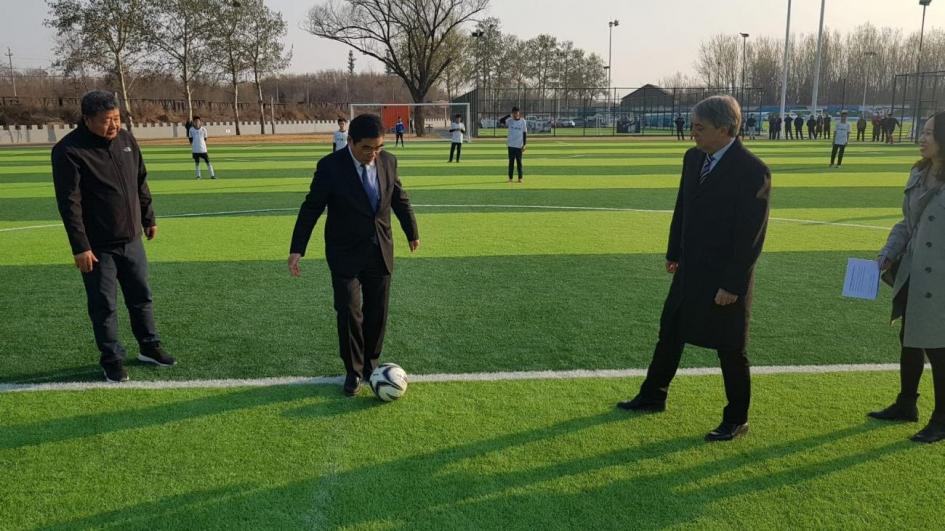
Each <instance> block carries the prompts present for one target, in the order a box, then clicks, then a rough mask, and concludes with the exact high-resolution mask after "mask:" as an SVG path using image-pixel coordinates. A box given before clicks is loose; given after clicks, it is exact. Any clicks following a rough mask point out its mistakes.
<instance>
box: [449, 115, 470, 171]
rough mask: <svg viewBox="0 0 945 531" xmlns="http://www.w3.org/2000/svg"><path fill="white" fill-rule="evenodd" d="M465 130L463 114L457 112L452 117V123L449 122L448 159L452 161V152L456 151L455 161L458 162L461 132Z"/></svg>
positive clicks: (460, 149)
mask: <svg viewBox="0 0 945 531" xmlns="http://www.w3.org/2000/svg"><path fill="white" fill-rule="evenodd" d="M465 132H466V126H464V125H463V115H462V114H457V115H456V116H454V117H453V123H451V124H450V160H449V161H447V162H453V152H454V151H455V152H456V163H457V164H458V163H459V157H460V155H461V154H462V153H463V133H465Z"/></svg>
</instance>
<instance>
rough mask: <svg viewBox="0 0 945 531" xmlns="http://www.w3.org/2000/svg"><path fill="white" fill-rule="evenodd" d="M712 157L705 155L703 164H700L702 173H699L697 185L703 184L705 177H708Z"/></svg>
mask: <svg viewBox="0 0 945 531" xmlns="http://www.w3.org/2000/svg"><path fill="white" fill-rule="evenodd" d="M712 160H713V159H712V155H709V154H708V153H706V154H705V162H704V163H703V164H702V171H700V172H699V184H702V183H704V182H705V179H706V177H707V176H708V175H709V172H710V171H711V170H712Z"/></svg>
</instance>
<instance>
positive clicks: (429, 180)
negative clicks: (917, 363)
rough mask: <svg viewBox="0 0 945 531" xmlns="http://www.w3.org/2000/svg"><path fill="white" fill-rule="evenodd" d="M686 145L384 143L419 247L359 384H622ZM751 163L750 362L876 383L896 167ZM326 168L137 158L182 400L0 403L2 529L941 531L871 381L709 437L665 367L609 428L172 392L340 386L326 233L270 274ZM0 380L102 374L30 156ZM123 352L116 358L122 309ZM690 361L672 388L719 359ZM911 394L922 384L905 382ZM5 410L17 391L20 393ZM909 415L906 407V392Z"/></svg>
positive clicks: (708, 388)
mask: <svg viewBox="0 0 945 531" xmlns="http://www.w3.org/2000/svg"><path fill="white" fill-rule="evenodd" d="M690 145H691V144H690V143H688V142H671V141H641V142H632V141H625V140H620V141H611V140H601V141H578V140H566V139H541V140H536V141H534V142H532V143H530V144H529V147H528V151H527V152H526V155H525V172H526V176H525V182H524V183H522V184H519V183H515V184H509V183H507V182H506V175H505V172H506V167H505V165H506V161H505V147H504V144H502V143H499V142H492V141H488V142H487V141H482V142H475V143H473V144H469V145H467V146H464V148H463V161H462V163H461V164H447V163H446V159H447V157H448V152H449V145H448V144H442V143H420V142H417V143H408V144H407V147H406V148H397V149H391V150H390V151H392V152H393V153H394V154H396V155H397V156H398V159H399V162H400V173H401V178H402V180H403V182H404V185H405V187H406V189H407V190H408V192H409V193H410V195H411V198H412V201H413V203H414V204H415V208H416V212H417V218H418V223H419V226H420V236H421V240H422V246H421V248H420V250H419V251H418V252H417V253H415V254H412V255H411V254H409V253H408V252H407V249H406V242H405V241H403V237H402V233H400V232H399V227H397V225H396V223H395V241H396V244H397V254H398V260H397V266H396V272H395V275H394V281H393V286H392V295H391V297H392V299H391V313H390V324H389V326H388V332H387V340H386V342H385V355H384V358H382V359H383V360H384V361H393V362H396V363H399V364H401V365H403V366H404V367H405V369H406V370H407V371H408V373H411V374H438V373H445V374H458V373H494V372H502V371H547V370H572V369H592V370H595V369H640V368H644V367H645V366H646V364H647V362H648V361H649V357H650V355H651V352H652V347H653V343H654V341H655V339H656V332H657V324H658V317H659V311H660V308H661V304H662V301H663V298H664V297H665V295H666V291H667V288H668V287H669V281H670V277H669V275H667V274H666V273H665V272H664V270H663V262H664V258H663V254H664V252H665V248H666V236H667V232H668V225H669V221H670V215H671V212H670V210H671V209H672V207H673V204H674V200H675V196H676V189H677V186H678V184H679V174H680V162H681V158H682V154H683V152H684V150H685V149H686V148H687V147H689V146H690ZM749 148H750V149H752V150H754V151H755V153H756V154H758V155H759V156H760V157H761V158H762V159H763V160H765V161H766V162H767V163H768V164H769V166H771V168H772V173H773V181H772V182H773V187H774V188H773V192H772V212H771V216H772V219H771V223H770V227H769V230H768V238H767V243H766V245H765V253H764V254H763V255H762V258H761V260H760V262H759V265H758V270H757V280H756V289H755V305H754V312H753V323H752V340H751V344H750V346H749V357H750V359H751V360H752V362H753V364H754V365H755V366H787V365H805V366H809V365H836V364H874V363H895V362H897V361H898V341H897V329H896V328H890V327H889V326H888V315H889V302H890V301H889V291H888V289H886V290H884V291H883V292H882V294H881V297H880V299H879V300H877V301H871V302H868V301H854V300H849V299H844V298H842V297H841V296H840V291H841V285H842V280H843V272H844V268H845V266H846V260H847V258H848V257H861V258H872V257H873V256H875V254H876V251H877V250H878V249H880V248H881V247H882V245H883V243H884V242H885V239H886V235H887V233H888V230H889V228H890V227H891V226H892V225H893V224H894V223H895V222H896V221H897V220H898V219H899V215H900V204H901V200H902V188H903V185H904V183H905V181H906V178H907V177H908V170H909V167H910V165H911V164H912V162H914V160H915V159H916V158H917V154H916V149H915V148H914V147H913V146H909V145H905V146H899V145H897V146H881V145H875V144H852V145H851V146H850V147H849V148H848V149H847V154H846V158H845V160H844V166H843V168H842V169H828V168H827V163H828V162H829V149H830V146H829V144H828V143H827V142H778V143H770V142H767V141H759V142H755V143H749ZM327 150H328V147H327V146H326V145H300V144H295V145H279V144H265V145H246V146H240V145H227V146H214V145H212V143H211V146H210V155H211V157H212V160H213V162H214V167H215V168H216V170H217V172H218V175H219V176H220V179H218V180H209V179H207V178H206V173H205V177H204V179H203V180H199V181H198V180H194V178H193V166H192V162H191V160H190V155H189V150H188V147H187V145H186V144H178V145H167V146H148V147H145V148H144V156H145V161H146V163H147V165H148V169H149V179H150V183H151V190H152V193H153V194H154V205H155V211H156V214H157V216H158V225H159V227H160V233H159V236H158V238H157V239H156V240H155V241H153V242H148V243H147V244H146V247H147V250H148V254H149V258H150V261H151V283H152V288H153V290H154V297H155V315H156V320H157V324H158V327H159V330H160V332H161V334H162V336H163V340H164V343H165V345H166V347H167V349H168V351H169V353H170V354H172V355H174V356H177V357H178V359H179V361H180V362H179V364H178V366H177V367H175V368H173V369H170V370H153V369H151V368H150V367H145V366H142V365H138V364H133V363H132V364H129V372H130V375H131V379H132V381H133V382H142V381H153V382H156V383H155V386H156V387H159V386H160V385H162V384H160V383H157V382H172V383H175V382H176V385H177V386H178V388H169V389H131V388H127V386H126V387H125V388H122V387H121V386H117V388H109V389H98V388H96V389H91V390H82V391H64V390H53V391H37V392H31V393H0V470H3V471H4V475H5V478H4V480H3V481H2V482H0V528H7V527H9V528H11V529H17V528H51V529H68V528H89V527H94V528H116V529H117V528H120V529H129V528H135V529H137V528H140V529H156V528H162V529H163V528H166V529H180V528H195V529H204V528H273V529H284V528H309V529H333V528H345V529H406V528H410V529H418V528H419V529H444V528H457V529H519V528H548V529H580V528H595V527H596V528H605V529H612V528H619V529H631V528H633V529H637V528H640V529H642V528H658V527H659V528H661V527H693V528H707V527H708V528H722V527H725V528H732V527H736V528H748V527H755V528H758V527H761V528H783V527H790V528H823V527H831V528H833V527H841V528H842V527H847V528H863V527H892V526H905V527H919V526H925V527H927V526H928V524H929V523H930V522H932V521H940V520H941V518H942V517H943V516H945V511H942V509H941V508H940V507H941V502H940V500H938V496H937V494H936V493H937V492H938V490H939V484H940V471H941V470H942V468H943V465H945V454H943V452H942V447H941V446H940V445H934V446H930V447H924V446H920V445H916V444H914V443H910V442H909V441H907V440H906V438H907V436H908V435H911V434H912V433H914V432H915V431H917V430H918V429H919V428H920V427H921V425H917V424H909V425H885V424H879V423H876V422H868V421H867V420H866V418H865V416H864V414H865V412H866V411H868V410H869V409H871V408H876V407H878V406H885V405H887V403H888V402H889V401H891V400H892V399H893V398H894V397H895V394H896V392H897V389H898V376H897V375H896V374H895V373H894V372H865V371H863V372H857V371H854V372H844V373H824V374H803V375H802V374H766V375H761V376H758V377H756V378H755V388H754V403H753V406H752V432H751V433H750V434H749V435H748V436H747V437H746V438H744V439H741V440H739V441H736V442H734V443H732V444H724V445H706V444H705V443H703V442H702V436H703V435H704V433H705V432H706V431H708V430H709V429H711V428H713V427H715V425H716V424H717V423H718V421H719V420H720V415H721V407H722V405H723V401H724V398H723V391H722V384H721V381H720V380H721V379H720V377H719V376H717V375H709V376H681V377H679V378H678V381H677V383H675V384H674V388H673V392H672V393H671V397H670V404H669V409H668V410H667V412H666V413H663V414H661V415H644V416H634V415H629V414H625V413H622V412H619V411H617V410H615V409H614V408H613V405H614V403H615V402H616V401H618V400H621V399H626V398H630V397H631V396H632V395H633V394H634V393H635V391H636V389H637V387H638V386H639V383H640V378H639V377H624V378H613V377H606V378H605V377H597V378H585V379H564V380H539V379H526V380H517V381H478V382H450V383H435V382H424V383H415V384H413V385H412V387H411V389H410V391H409V392H408V393H407V395H406V396H405V398H404V399H403V400H401V401H399V402H397V403H393V404H387V405H384V404H381V403H379V402H377V401H376V400H375V399H373V398H372V397H370V396H369V394H368V392H367V391H365V392H362V395H361V396H360V397H358V398H356V399H353V400H352V399H345V398H343V397H342V395H341V393H340V390H339V389H338V388H337V387H336V386H315V385H302V386H262V387H227V388H223V389H206V388H197V389H181V388H179V386H180V385H190V384H192V383H193V381H195V380H209V379H219V380H232V379H258V378H278V377H315V376H336V375H338V374H340V373H341V372H342V365H341V361H340V359H339V358H338V356H337V352H336V350H337V338H336V335H335V329H334V322H335V321H334V314H333V310H332V304H331V290H330V284H329V277H328V270H327V267H326V265H325V262H324V258H323V244H322V239H321V228H320V227H321V223H320V226H319V228H316V232H315V236H313V239H312V244H311V245H310V246H309V251H308V256H307V257H306V259H305V260H303V263H302V267H303V276H302V278H300V279H293V278H290V277H289V275H288V272H287V269H286V265H285V260H286V257H287V253H288V245H289V237H290V235H291V230H292V227H293V224H294V219H295V214H296V211H297V208H298V206H299V204H300V203H301V201H302V199H303V197H304V194H305V192H306V190H307V188H308V184H309V182H310V180H311V173H312V170H313V168H314V165H315V161H316V160H317V159H318V158H319V157H321V156H323V155H324V154H325V153H327ZM0 300H2V301H3V304H2V306H0V339H2V341H0V387H3V385H4V384H37V383H50V382H67V381H68V382H74V381H79V382H91V381H99V380H101V373H100V370H99V369H98V365H97V356H98V354H97V351H96V349H95V346H94V343H93V341H92V333H91V327H90V325H89V322H88V317H87V316H86V314H85V297H84V291H83V289H82V283H81V279H80V277H79V273H78V272H77V271H76V270H75V268H74V267H73V266H72V260H71V256H70V251H69V246H68V243H67V240H66V237H65V233H64V230H63V228H62V225H61V223H60V222H59V221H58V213H57V211H56V206H55V200H54V198H53V189H52V184H51V177H50V167H49V149H48V148H23V149H4V150H0ZM120 316H121V319H120V320H121V321H122V326H123V328H122V334H123V339H124V340H125V344H126V346H128V347H129V352H130V353H131V355H132V356H133V355H134V354H135V353H136V347H135V346H134V340H133V336H132V335H131V331H130V328H129V327H128V326H127V318H126V317H125V315H124V314H123V311H122V310H120ZM716 365H717V360H716V358H715V354H714V352H711V351H707V350H703V349H698V348H687V351H686V354H685V355H684V357H683V366H684V367H715V366H716ZM928 379H929V378H926V380H928ZM7 387H8V388H13V389H21V388H19V387H15V386H7ZM922 393H923V396H922V398H921V399H920V411H921V416H922V417H923V418H922V420H923V421H925V420H926V419H927V416H928V414H929V413H930V412H931V404H932V402H931V386H930V385H928V382H927V381H926V382H923V390H922Z"/></svg>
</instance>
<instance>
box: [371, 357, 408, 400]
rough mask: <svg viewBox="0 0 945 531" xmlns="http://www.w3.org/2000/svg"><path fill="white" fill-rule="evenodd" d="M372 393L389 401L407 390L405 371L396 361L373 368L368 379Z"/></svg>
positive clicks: (402, 394)
mask: <svg viewBox="0 0 945 531" xmlns="http://www.w3.org/2000/svg"><path fill="white" fill-rule="evenodd" d="M369 382H370V384H371V390H372V391H374V395H375V396H377V397H378V398H380V399H381V400H383V401H384V402H390V401H391V400H397V399H398V398H400V397H402V396H404V393H406V392H407V373H406V372H404V370H403V369H402V368H401V367H400V365H397V364H396V363H384V364H383V365H381V366H379V367H378V368H376V369H374V372H372V373H371V378H370V379H369Z"/></svg>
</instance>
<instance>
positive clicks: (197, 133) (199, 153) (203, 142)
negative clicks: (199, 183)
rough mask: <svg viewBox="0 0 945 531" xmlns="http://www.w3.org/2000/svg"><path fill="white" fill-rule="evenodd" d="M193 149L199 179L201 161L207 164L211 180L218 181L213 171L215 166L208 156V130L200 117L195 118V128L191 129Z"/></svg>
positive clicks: (195, 169)
mask: <svg viewBox="0 0 945 531" xmlns="http://www.w3.org/2000/svg"><path fill="white" fill-rule="evenodd" d="M190 138H191V141H192V143H191V149H192V151H193V156H194V172H195V173H196V174H197V178H198V179H199V178H200V160H201V159H203V161H204V162H206V163H207V169H208V170H210V178H211V179H216V178H217V174H216V172H214V171H213V164H210V156H209V155H207V128H206V127H204V126H203V123H202V122H201V121H200V117H199V116H194V126H193V127H191V128H190Z"/></svg>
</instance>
